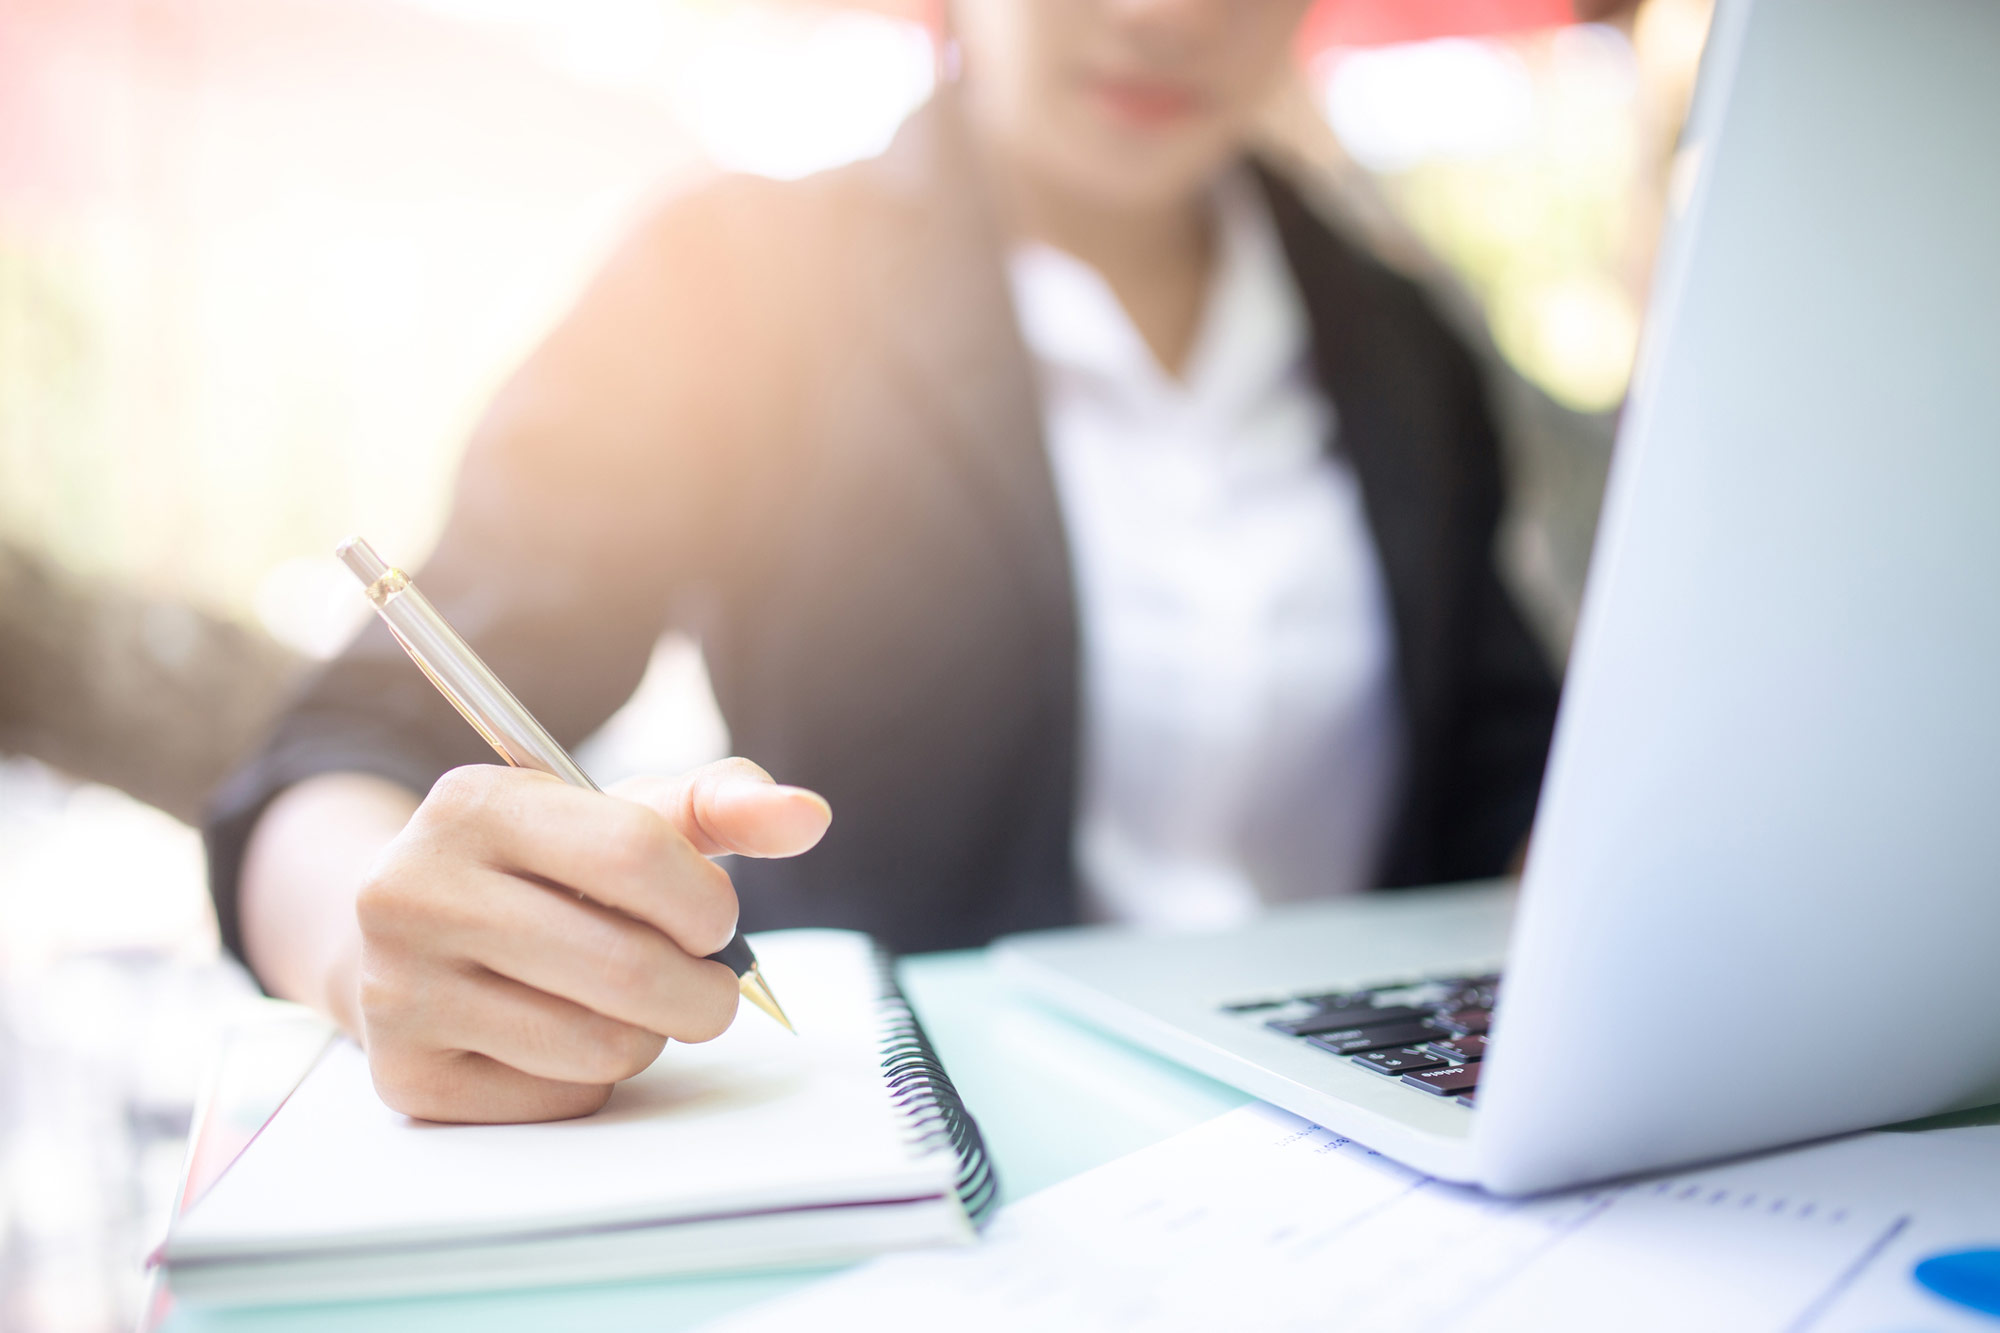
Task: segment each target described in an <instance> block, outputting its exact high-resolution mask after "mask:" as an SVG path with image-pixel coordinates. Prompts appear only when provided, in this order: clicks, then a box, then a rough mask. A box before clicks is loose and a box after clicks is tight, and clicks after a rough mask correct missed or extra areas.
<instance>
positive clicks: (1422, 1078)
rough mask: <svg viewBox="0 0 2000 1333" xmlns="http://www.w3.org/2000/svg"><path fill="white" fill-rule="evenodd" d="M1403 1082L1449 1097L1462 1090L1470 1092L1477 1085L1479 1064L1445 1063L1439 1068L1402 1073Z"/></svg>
mask: <svg viewBox="0 0 2000 1333" xmlns="http://www.w3.org/2000/svg"><path fill="white" fill-rule="evenodd" d="M1403 1082H1405V1083H1407V1084H1409V1085H1410V1086H1411V1087H1413V1088H1422V1089H1423V1090H1424V1091H1425V1092H1429V1093H1435V1094H1436V1095H1438V1096H1440V1097H1450V1096H1454V1095H1456V1094H1458V1093H1462V1092H1471V1091H1472V1090H1473V1088H1474V1087H1475V1086H1477V1085H1478V1083H1479V1066H1478V1065H1476V1064H1472V1065H1445V1066H1444V1067H1443V1068H1441V1069H1424V1070H1419V1071H1418V1072H1417V1073H1414V1074H1405V1075H1403Z"/></svg>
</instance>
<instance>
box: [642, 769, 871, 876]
mask: <svg viewBox="0 0 2000 1333" xmlns="http://www.w3.org/2000/svg"><path fill="white" fill-rule="evenodd" d="M616 790H617V794H618V795H620V796H623V797H625V798H626V799H627V800H633V801H637V802H639V803H640V804H642V805H645V806H648V807H650V808H652V809H653V810H656V811H658V812H659V813H660V814H662V815H664V816H666V818H667V820H668V822H669V823H671V824H673V826H674V827H675V828H677V829H679V830H680V832H681V834H682V836H684V837H685V838H687V840H688V841H689V842H691V843H693V844H694V846H695V848H696V849H697V850H698V851H701V852H702V853H704V854H706V855H709V856H719V855H722V854H723V853H728V852H733V853H735V854H737V855H739V856H797V855H798V854H799V853H800V852H803V851H806V850H808V849H809V848H811V847H812V846H813V845H814V844H816V843H817V842H818V841H819V840H820V839H821V838H823V837H825V836H826V830H827V827H828V825H829V824H831V823H832V822H833V808H832V807H831V806H829V805H828V804H827V803H826V798H825V797H824V796H821V795H820V794H819V793H818V792H814V791H808V790H806V789H805V788H804V787H788V786H785V785H783V784H781V783H777V782H773V781H772V780H771V775H770V774H769V773H766V772H765V771H764V770H763V769H761V768H759V767H758V766H757V765H755V764H753V763H751V762H750V761H749V760H748V759H723V760H719V761H717V762H716V763H713V764H707V765H704V766H703V767H701V768H697V769H693V770H692V771H690V772H687V773H683V774H681V775H680V776H678V777H672V778H635V779H633V780H632V781H630V782H628V783H621V784H620V785H619V786H618V788H617V789H616Z"/></svg>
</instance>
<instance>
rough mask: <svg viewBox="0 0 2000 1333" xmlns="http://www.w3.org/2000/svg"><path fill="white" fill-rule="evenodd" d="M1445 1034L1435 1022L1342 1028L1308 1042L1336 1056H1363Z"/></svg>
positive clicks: (1419, 1043) (1419, 1044)
mask: <svg viewBox="0 0 2000 1333" xmlns="http://www.w3.org/2000/svg"><path fill="white" fill-rule="evenodd" d="M1442 1035H1444V1034H1443V1033H1441V1032H1439V1031H1438V1027H1437V1024H1435V1023H1393V1024H1391V1025H1389V1026H1388V1027H1384V1028H1342V1029H1341V1030H1340V1031H1338V1032H1322V1033H1319V1034H1318V1035H1316V1036H1311V1037H1307V1038H1306V1040H1307V1041H1309V1042H1311V1043H1312V1044H1313V1045H1315V1046H1317V1047H1319V1048H1320V1049H1321V1050H1323V1051H1332V1052H1333V1053H1334V1054H1335V1055H1359V1054H1360V1053H1361V1052H1363V1051H1379V1050H1381V1049H1382V1048H1383V1047H1385V1046H1421V1045H1422V1044H1423V1043H1425V1042H1427V1041H1430V1040H1432V1039H1433V1038H1436V1037H1440V1036H1442Z"/></svg>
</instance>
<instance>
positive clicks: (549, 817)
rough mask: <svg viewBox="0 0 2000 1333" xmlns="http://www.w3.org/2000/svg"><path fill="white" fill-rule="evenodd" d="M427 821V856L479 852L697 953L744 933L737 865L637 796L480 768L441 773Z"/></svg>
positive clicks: (490, 863)
mask: <svg viewBox="0 0 2000 1333" xmlns="http://www.w3.org/2000/svg"><path fill="white" fill-rule="evenodd" d="M418 821H421V822H422V833H421V835H420V840H421V841H423V842H424V843H425V845H426V851H427V854H429V855H431V856H433V857H435V858H436V859H437V860H439V861H441V862H445V863H448V864H452V865H458V864H462V863H463V861H464V860H465V858H466V857H467V856H470V857H472V858H474V859H475V860H478V861H481V862H483V863H484V864H485V865H486V866H487V867H488V868H490V869H494V870H499V871H501V872H504V873H507V874H513V875H522V876H526V877H529V878H534V879H539V880H543V881H546V882H548V883H552V884H558V885H562V886H563V887H565V888H568V889H571V890H574V891H575V892H577V893H582V894H585V895H587V896H588V897H590V898H592V899H594V900H595V901H597V902H599V903H601V904H603V905H605V906H607V907H613V908H616V909H617V910H619V911H621V912H625V913H627V914H629V915H631V916H635V917H637V918H639V919H640V920H641V921H644V922H646V923H647V924H648V925H651V926H652V927H654V928H655V929H656V930H659V931H660V932H661V933H663V934H664V935H666V936H667V937H668V938H669V939H671V940H672V941H673V942H674V943H675V944H677V945H679V946H680V947H681V949H682V950H684V951H685V952H687V953H689V954H692V955H694V956H695V957H697V958H701V957H706V956H708V955H709V954H712V953H715V952H717V951H718V950H720V949H721V948H722V947H723V946H724V945H726V944H728V943H729V940H730V938H731V937H732V936H733V935H734V934H735V933H736V890H735V888H734V886H733V885H731V884H730V882H729V875H728V872H726V871H725V870H723V869H722V868H721V867H720V866H718V865H716V864H715V863H714V862H713V861H710V860H709V859H708V858H707V857H706V856H704V855H702V853H701V852H700V851H698V850H696V848H695V846H694V844H692V843H691V842H689V841H688V840H687V839H686V838H685V837H683V836H681V834H680V833H679V832H678V831H677V830H676V829H675V828H674V826H673V825H672V823H670V822H669V821H668V820H666V819H664V818H662V817H661V816H660V815H659V814H658V813H657V812H655V811H653V810H651V809H649V808H647V807H646V806H643V805H640V804H637V803H636V802H632V801H625V800H620V799H618V798H616V797H612V796H606V795H604V794H603V793H601V792H594V791H587V790H585V789H583V788H580V787H570V786H566V785H565V784H563V783H561V782H559V781H557V780H556V779H554V778H551V777H548V776H547V775H545V774H539V773H529V772H523V771H521V770H519V769H505V768H495V767H493V766H490V765H479V766H474V767H472V768H463V769H454V770H453V771H452V772H450V773H447V774H445V775H444V777H442V778H440V779H438V782H437V785H436V786H434V787H432V788H431V794H430V795H429V796H428V797H426V798H425V800H424V804H423V807H422V808H421V809H420V810H419V811H418ZM416 823H417V821H413V826H414V825H415V824H416Z"/></svg>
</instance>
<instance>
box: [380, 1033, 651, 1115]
mask: <svg viewBox="0 0 2000 1333" xmlns="http://www.w3.org/2000/svg"><path fill="white" fill-rule="evenodd" d="M368 1069H369V1073H370V1075H371V1076H372V1077H373V1079H374V1082H375V1092H376V1095H377V1096H379V1097H380V1098H381V1099H382V1104H383V1105H384V1106H387V1107H390V1108H391V1109H393V1110H397V1111H401V1112H402V1113H403V1114H404V1115H407V1116H415V1117H416V1118H417V1119H419V1120H435V1121H438V1122H440V1123H443V1124H452V1125H518V1124H528V1123H531V1122H539V1121H544V1120H572V1119H574V1118H576V1117H577V1116H580V1115H589V1114H591V1113H592V1112H594V1111H597V1110H599V1109H600V1108H602V1107H603V1105H604V1103H605V1102H607V1101H609V1100H610V1098H611V1093H612V1090H613V1089H614V1088H615V1087H616V1086H617V1085H616V1084H612V1083H601V1084H600V1083H561V1082H557V1081H556V1080H554V1079H546V1078H536V1077H535V1076H534V1075H533V1074H524V1073H522V1072H521V1071H520V1070H518V1069H515V1068H514V1067H513V1066H511V1065H503V1064H501V1063H500V1062H499V1061H498V1060H495V1059H493V1058H492V1057H490V1056H485V1055H480V1054H478V1053H477V1052H475V1051H458V1052H455V1053H453V1054H451V1055H448V1056H444V1057H439V1056H438V1055H436V1054H434V1053H433V1052H430V1051H423V1052H421V1053H418V1052H402V1051H398V1052H391V1053H387V1054H385V1053H383V1052H382V1051H381V1050H380V1049H379V1048H377V1049H371V1050H370V1051H369V1055H368Z"/></svg>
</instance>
